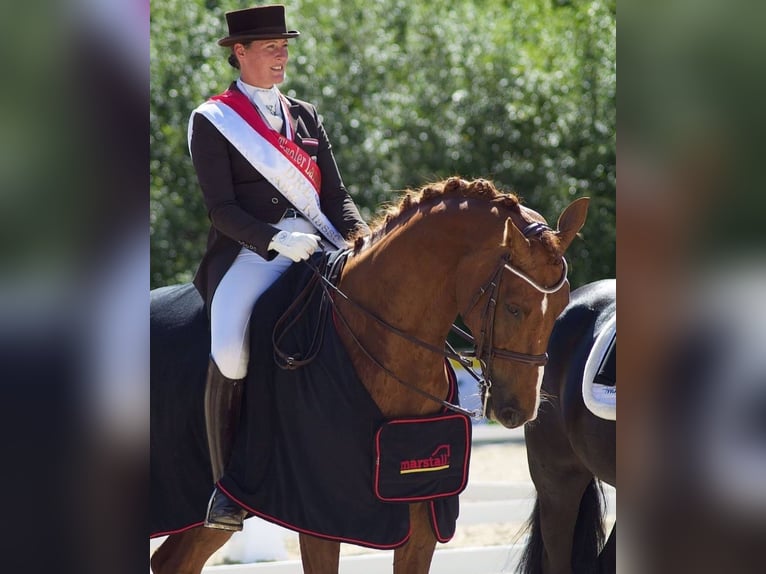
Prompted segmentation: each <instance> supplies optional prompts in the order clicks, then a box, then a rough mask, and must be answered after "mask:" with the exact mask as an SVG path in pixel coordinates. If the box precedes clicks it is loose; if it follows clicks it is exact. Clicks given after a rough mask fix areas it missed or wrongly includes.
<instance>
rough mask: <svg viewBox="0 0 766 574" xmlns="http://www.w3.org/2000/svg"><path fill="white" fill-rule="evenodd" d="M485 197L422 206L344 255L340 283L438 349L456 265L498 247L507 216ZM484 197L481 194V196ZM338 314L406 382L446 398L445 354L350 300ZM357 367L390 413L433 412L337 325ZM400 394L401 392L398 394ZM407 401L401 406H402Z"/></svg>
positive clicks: (453, 301)
mask: <svg viewBox="0 0 766 574" xmlns="http://www.w3.org/2000/svg"><path fill="white" fill-rule="evenodd" d="M468 201H470V202H471V203H478V202H480V201H482V200H479V199H474V200H466V199H464V198H461V199H460V200H458V199H457V198H450V199H446V200H444V201H439V202H430V203H424V204H421V205H419V206H418V207H417V208H416V209H413V210H412V213H410V214H406V216H405V217H402V218H401V221H399V222H397V224H396V225H395V226H393V228H392V229H391V230H389V231H387V232H386V233H385V235H382V236H381V237H378V238H377V239H376V240H375V241H374V242H373V244H372V245H369V246H366V247H365V248H364V249H362V250H360V252H359V253H357V254H356V255H354V256H353V257H351V258H350V259H349V262H348V264H347V265H346V269H345V270H344V274H343V277H342V280H341V288H342V289H343V291H344V292H345V293H346V294H347V295H348V296H349V298H350V299H352V300H353V301H356V302H358V303H360V304H361V305H362V306H364V307H365V308H366V309H368V310H369V311H371V312H373V313H374V314H375V315H376V316H377V317H379V318H380V319H382V320H383V321H385V322H387V323H388V324H390V325H392V326H394V327H396V328H397V329H399V330H401V331H404V332H406V333H408V334H410V335H412V336H413V337H416V338H418V339H420V340H422V341H424V342H426V343H428V344H430V345H433V346H435V347H438V348H441V347H442V346H443V344H444V340H445V338H446V336H447V334H448V333H449V330H450V327H451V325H452V322H453V321H454V319H455V317H456V316H457V315H458V313H459V312H460V309H458V303H457V295H456V291H457V288H456V287H457V282H458V281H459V280H460V277H459V276H458V269H459V266H460V264H461V262H462V261H464V259H465V258H466V257H469V256H471V255H472V254H475V253H477V252H478V251H480V250H486V249H492V248H493V247H494V248H495V249H496V248H497V245H498V243H499V238H501V237H502V230H503V224H504V217H501V216H500V215H498V213H497V210H494V213H493V212H491V211H490V209H489V206H488V205H487V206H485V207H483V208H478V209H470V210H469V209H467V205H466V203H467V202H468ZM482 202H483V203H484V204H486V201H482ZM340 310H341V313H343V314H344V316H345V317H347V319H348V320H349V323H350V325H351V329H352V330H353V332H354V334H355V335H356V336H357V337H358V339H359V340H360V341H361V342H362V344H363V345H364V347H365V349H366V350H367V351H368V352H369V353H370V354H372V355H373V356H374V357H375V358H376V359H377V360H378V361H379V362H380V363H382V364H383V365H385V367H386V368H387V369H389V370H390V371H393V372H394V373H396V374H397V376H399V377H400V378H402V379H404V380H405V381H407V382H409V383H411V384H416V385H418V386H420V387H421V388H423V389H424V390H426V391H428V392H431V393H433V394H436V395H437V396H439V397H442V398H444V397H446V393H447V385H446V380H445V377H444V363H443V357H441V356H440V355H437V354H436V353H433V352H430V351H428V350H426V349H423V348H421V347H419V346H417V345H415V344H413V343H412V342H409V341H406V340H404V339H403V338H401V337H399V336H397V335H395V334H393V333H391V332H390V331H387V330H386V329H385V328H384V327H381V326H380V325H379V324H377V323H376V322H375V321H374V320H371V319H369V318H368V317H365V316H364V314H363V313H360V312H358V311H356V310H354V309H353V308H352V307H351V306H349V305H341V307H340ZM341 337H342V338H343V339H344V343H345V345H346V348H347V349H348V351H349V354H350V356H351V359H352V362H353V363H354V367H355V368H356V370H357V374H358V375H359V376H360V378H361V379H362V380H363V381H364V383H365V385H366V386H367V387H368V390H370V392H371V394H372V395H373V398H374V399H375V400H376V402H377V403H378V405H379V406H380V407H381V409H382V410H383V412H384V414H387V415H408V414H423V413H427V412H435V411H437V410H438V409H439V405H438V404H437V403H435V402H433V401H430V400H428V399H424V398H423V397H421V396H419V395H417V394H415V393H413V392H412V391H409V390H407V389H406V388H405V387H403V386H402V385H401V384H399V383H398V382H396V381H395V380H394V379H393V378H392V377H390V376H388V375H387V374H386V373H385V372H383V371H382V370H381V369H380V368H379V367H377V366H375V365H374V364H372V362H371V361H370V360H369V359H368V358H367V357H365V356H364V352H362V351H361V350H360V349H359V347H358V345H357V344H356V343H355V342H353V340H352V339H351V337H350V336H349V335H348V333H347V332H345V330H344V329H341ZM402 393H404V394H405V395H406V397H403V396H402ZM403 405H406V406H403Z"/></svg>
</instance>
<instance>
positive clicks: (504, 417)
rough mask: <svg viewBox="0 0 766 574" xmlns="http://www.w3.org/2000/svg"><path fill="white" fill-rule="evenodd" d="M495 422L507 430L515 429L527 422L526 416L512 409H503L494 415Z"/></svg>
mask: <svg viewBox="0 0 766 574" xmlns="http://www.w3.org/2000/svg"><path fill="white" fill-rule="evenodd" d="M495 418H496V419H497V422H499V423H500V424H501V425H503V426H504V427H506V428H509V429H515V428H516V427H520V426H521V425H523V424H524V423H525V422H527V416H526V415H525V414H524V413H522V412H521V411H519V410H517V409H515V408H513V407H504V408H502V409H500V412H496V413H495Z"/></svg>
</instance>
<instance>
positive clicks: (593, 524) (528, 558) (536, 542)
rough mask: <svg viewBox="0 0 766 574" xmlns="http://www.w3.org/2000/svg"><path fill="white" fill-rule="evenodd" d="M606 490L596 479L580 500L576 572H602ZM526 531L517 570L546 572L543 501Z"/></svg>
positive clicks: (574, 558) (574, 551) (574, 548)
mask: <svg viewBox="0 0 766 574" xmlns="http://www.w3.org/2000/svg"><path fill="white" fill-rule="evenodd" d="M603 513H604V489H603V487H602V485H601V481H599V480H597V479H595V478H594V479H592V480H591V481H590V483H589V484H588V486H587V487H586V488H585V492H584V493H583V495H582V500H581V501H580V512H579V514H578V516H577V523H576V524H575V532H574V537H573V540H572V571H573V572H575V573H576V574H600V569H599V568H600V567H599V560H598V555H599V552H600V551H601V548H602V547H603V546H604V538H605V534H604V526H603ZM525 531H526V532H528V534H529V538H528V540H527V545H526V547H525V548H524V553H523V554H522V556H521V560H520V561H519V565H518V567H517V569H516V572H518V573H519V574H542V572H543V551H544V550H543V549H544V545H543V537H542V532H541V530H540V500H539V499H538V500H536V501H535V507H534V509H533V510H532V515H531V516H530V517H529V520H528V521H527V525H526V528H525Z"/></svg>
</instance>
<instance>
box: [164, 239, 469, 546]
mask: <svg viewBox="0 0 766 574" xmlns="http://www.w3.org/2000/svg"><path fill="white" fill-rule="evenodd" d="M323 257H325V255H324V254H317V255H315V256H314V258H312V262H313V263H317V262H318V261H319V259H317V258H323ZM312 275H313V270H312V269H311V268H310V267H309V266H307V265H305V264H302V263H301V264H295V265H293V266H292V267H291V268H290V269H288V271H287V272H286V273H285V274H284V275H283V276H282V277H281V278H280V280H278V281H277V283H275V284H274V285H273V286H272V288H271V289H269V291H267V292H266V293H265V294H264V295H263V296H262V297H261V298H260V300H259V301H258V303H257V304H256V307H255V309H254V312H253V315H252V319H251V324H250V330H251V344H250V347H251V349H250V353H251V359H250V369H249V372H248V376H247V380H246V385H245V392H244V397H243V413H246V414H245V415H243V418H242V421H241V424H240V428H239V432H238V435H237V436H236V438H235V442H234V445H233V452H232V456H231V460H230V462H229V465H228V467H227V472H226V475H225V476H224V478H223V479H222V480H221V482H220V486H221V487H222V488H223V489H224V490H225V491H226V492H228V493H229V494H230V495H231V496H232V497H234V498H235V499H236V500H238V501H239V502H240V503H241V504H243V505H244V506H245V507H246V508H248V509H249V510H250V511H251V513H252V514H253V515H257V516H260V517H262V518H265V519H267V520H269V521H272V522H275V523H277V524H280V525H282V526H286V527H288V528H291V529H293V530H297V531H300V532H306V533H309V534H313V535H316V536H320V537H325V538H330V539H334V540H340V541H342V542H350V543H354V544H359V545H363V546H370V547H374V548H394V547H396V546H399V545H401V544H403V543H404V542H406V540H407V539H408V537H409V532H410V525H409V509H408V505H407V504H402V503H391V502H383V501H382V500H380V499H379V498H377V497H376V496H375V492H374V489H373V486H372V485H373V473H374V455H373V449H372V447H373V442H374V437H375V433H376V431H377V430H378V428H379V427H380V426H381V424H382V423H383V422H384V417H383V416H382V413H381V412H380V410H379V409H378V407H377V405H376V404H375V402H374V401H373V400H372V398H371V397H370V395H369V394H368V392H367V390H366V389H365V388H364V386H363V385H362V384H361V382H360V381H359V380H358V378H357V377H356V374H355V372H354V369H353V367H352V365H351V363H350V361H349V358H348V356H347V354H346V351H345V349H344V347H343V345H342V343H341V341H340V339H339V338H338V335H337V333H336V330H335V326H334V323H333V321H332V320H325V321H319V320H320V318H321V317H320V314H321V313H328V312H329V311H328V309H327V308H326V306H323V305H320V299H321V290H320V289H317V290H315V291H314V292H313V294H312V296H311V297H312V299H314V300H313V301H312V302H311V304H310V305H308V306H307V307H306V308H305V309H304V311H303V312H302V314H303V318H302V320H301V321H299V322H297V323H296V324H295V325H293V326H292V327H291V329H290V331H289V333H286V334H285V335H284V336H283V337H282V339H281V341H280V345H281V346H283V347H284V348H288V349H301V348H306V347H307V346H309V345H310V343H311V341H312V340H315V338H316V333H315V330H316V325H317V324H321V325H322V333H321V339H322V345H321V350H320V352H319V353H318V354H317V355H316V357H315V358H314V359H313V360H312V361H311V362H310V363H309V364H308V365H306V366H305V367H302V368H300V369H296V370H283V369H280V368H278V367H277V366H276V363H275V361H274V353H273V346H272V341H271V336H272V330H273V326H274V325H275V323H276V322H277V320H278V319H279V317H280V315H281V314H282V312H283V311H284V310H285V309H286V308H287V307H288V305H289V304H290V303H291V302H292V301H293V300H294V299H295V298H296V296H297V295H298V294H299V293H300V292H301V290H302V288H303V286H304V285H305V284H306V283H307V282H308V281H309V280H310V279H311V277H312ZM151 337H152V339H151V481H152V482H151V508H152V517H151V535H152V536H160V535H163V534H170V533H173V532H179V531H182V530H185V529H188V528H191V527H194V526H198V525H200V524H201V523H202V522H203V520H204V515H205V508H206V504H207V500H208V498H209V496H210V492H211V489H212V482H211V475H212V473H211V470H210V463H209V460H208V454H207V447H206V437H205V431H204V411H203V400H202V399H203V391H204V377H205V370H206V365H207V360H208V353H209V331H208V323H207V318H206V316H205V311H204V309H203V303H202V300H201V298H200V297H199V295H198V294H197V292H196V290H195V289H194V287H193V286H191V285H180V286H174V287H167V288H162V289H158V290H155V291H153V292H152V303H151ZM428 504H430V505H431V512H430V514H431V516H432V522H433V526H434V532H435V533H436V536H437V539H439V540H440V541H442V542H445V541H447V540H449V539H450V538H451V537H452V535H453V534H454V530H455V521H456V518H457V512H458V500H457V496H447V497H442V498H438V499H433V500H430V501H429V502H428Z"/></svg>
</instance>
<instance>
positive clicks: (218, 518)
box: [205, 487, 247, 532]
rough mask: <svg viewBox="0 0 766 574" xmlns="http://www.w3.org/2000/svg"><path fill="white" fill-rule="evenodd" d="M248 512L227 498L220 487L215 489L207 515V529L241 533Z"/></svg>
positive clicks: (208, 504) (208, 505)
mask: <svg viewBox="0 0 766 574" xmlns="http://www.w3.org/2000/svg"><path fill="white" fill-rule="evenodd" d="M246 516H247V511H246V510H245V509H244V508H242V507H241V506H239V504H237V503H236V502H234V501H233V500H232V499H230V498H229V497H228V496H226V495H225V494H224V493H223V492H222V491H221V490H220V489H219V488H218V487H216V488H215V489H213V494H212V495H210V501H209V502H208V503H207V512H206V513H205V527H206V528H217V529H218V530H228V531H229V532H239V531H241V530H242V527H243V522H244V520H245V517H246Z"/></svg>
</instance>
